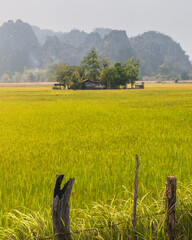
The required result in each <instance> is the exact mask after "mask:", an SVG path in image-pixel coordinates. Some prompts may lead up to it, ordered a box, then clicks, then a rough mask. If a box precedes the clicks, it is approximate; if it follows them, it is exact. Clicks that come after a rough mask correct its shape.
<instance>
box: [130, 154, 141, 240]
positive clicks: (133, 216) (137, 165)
mask: <svg viewBox="0 0 192 240" xmlns="http://www.w3.org/2000/svg"><path fill="white" fill-rule="evenodd" d="M139 165H140V163H139V157H138V156H137V155H136V156H135V183H134V199H133V215H132V225H133V229H134V230H135V226H136V214H137V198H138V172H139ZM135 238H136V235H135Z"/></svg>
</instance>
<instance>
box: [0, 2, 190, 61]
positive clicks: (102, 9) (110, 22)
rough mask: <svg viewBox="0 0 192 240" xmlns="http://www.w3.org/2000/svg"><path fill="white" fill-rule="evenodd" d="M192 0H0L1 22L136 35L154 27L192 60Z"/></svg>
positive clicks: (66, 30) (54, 28) (56, 28)
mask: <svg viewBox="0 0 192 240" xmlns="http://www.w3.org/2000/svg"><path fill="white" fill-rule="evenodd" d="M191 18H192V1H191V0H131V1H130V0H68V1H66V0H0V25H2V23H3V22H5V21H7V20H9V19H11V20H16V19H21V20H23V21H25V22H28V23H29V24H32V25H36V26H39V27H40V28H42V29H44V28H46V29H51V30H60V31H63V32H68V31H70V30H71V29H74V28H78V29H80V30H84V31H86V32H90V31H92V30H93V29H94V28H96V27H108V28H112V29H122V30H126V31H127V35H128V36H129V37H130V36H135V35H137V34H139V33H143V32H145V31H149V30H155V31H159V32H162V33H165V34H167V35H169V36H171V37H172V38H173V39H174V40H175V41H177V42H179V43H180V44H181V46H182V48H183V49H184V51H186V53H187V54H188V55H190V59H192V30H191V27H192V20H191Z"/></svg>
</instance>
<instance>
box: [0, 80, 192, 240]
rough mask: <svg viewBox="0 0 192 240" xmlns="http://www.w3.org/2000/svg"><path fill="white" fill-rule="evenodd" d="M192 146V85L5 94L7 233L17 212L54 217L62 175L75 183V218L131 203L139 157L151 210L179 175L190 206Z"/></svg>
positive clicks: (0, 164) (2, 132)
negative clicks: (54, 200)
mask: <svg viewBox="0 0 192 240" xmlns="http://www.w3.org/2000/svg"><path fill="white" fill-rule="evenodd" d="M191 146H192V85H180V84H178V85H177V84H172V85H146V88H145V89H144V90H100V91H71V90H66V91H62V90H61V91H60V90H57V91H54V90H52V89H50V88H45V87H44V88H41V87H37V88H27V87H25V88H0V170H1V171H0V183H1V185H0V206H1V214H2V218H1V219H2V220H1V222H0V223H1V225H2V226H4V225H6V224H7V223H5V222H6V221H5V220H3V216H4V215H5V214H7V213H9V212H12V211H13V210H14V209H17V210H19V211H20V212H22V213H26V214H28V213H29V212H30V211H34V212H40V213H42V215H45V216H47V217H48V216H49V213H50V205H51V202H52V193H53V188H54V182H55V176H56V174H57V173H59V174H65V178H64V180H66V181H67V180H68V179H69V178H70V177H75V183H74V186H73V190H72V195H71V199H70V208H71V209H72V213H71V214H72V216H73V211H74V212H75V209H86V208H88V209H90V211H92V205H93V202H96V203H99V202H102V204H103V206H105V204H108V203H109V202H110V203H111V199H113V198H115V199H121V200H122V201H124V200H127V199H128V197H130V194H131V193H133V187H134V170H135V169H134V168H135V160H134V158H135V155H136V154H138V155H139V160H140V163H141V164H140V167H139V198H138V200H139V201H143V200H142V198H143V197H144V196H145V195H146V194H147V197H145V204H148V205H149V206H150V204H153V203H154V201H159V199H161V200H160V201H163V200H162V196H163V194H164V193H163V192H164V189H165V181H166V177H167V176H171V175H174V176H175V177H177V182H178V189H180V190H179V191H178V196H177V197H178V199H181V198H182V199H183V198H184V197H186V199H189V196H191V195H192V194H191V188H192V187H191V185H192V180H191V175H192V147H191ZM181 189H185V190H186V189H187V190H186V191H185V190H181ZM189 189H190V190H189ZM185 193H186V194H185ZM143 204H144V203H143ZM117 205H118V204H117ZM161 206H163V203H162V204H161ZM113 207H114V206H113ZM121 211H122V210H121ZM138 211H140V210H138ZM141 212H142V211H141ZM46 214H47V215H46ZM90 214H91V213H90ZM94 214H95V213H93V215H94ZM74 216H76V215H74ZM118 220H119V219H118ZM118 220H117V221H118ZM76 224H77V225H78V223H77V222H76ZM6 226H8V224H7V225H6ZM90 227H91V226H90ZM0 236H1V235H0ZM6 236H7V235H6ZM0 238H1V237H0ZM2 239H7V238H6V237H5V238H3V237H2ZM10 239H16V238H10ZM18 239H25V238H22V237H21V238H18ZM31 239H33V238H31ZM34 239H35V238H34ZM87 239H88V238H87ZM98 239H101V238H98ZM103 239H105V238H103ZM111 239H112V238H111ZM114 239H117V238H114ZM119 239H121V238H119ZM122 239H123V238H122ZM125 239H128V238H125ZM143 239H144V238H143ZM146 239H147V238H146ZM159 239H161V238H159ZM186 239H187V238H186Z"/></svg>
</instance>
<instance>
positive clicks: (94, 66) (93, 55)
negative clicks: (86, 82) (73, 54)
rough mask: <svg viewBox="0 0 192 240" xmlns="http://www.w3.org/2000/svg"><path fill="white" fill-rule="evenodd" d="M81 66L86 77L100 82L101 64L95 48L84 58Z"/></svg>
mask: <svg viewBox="0 0 192 240" xmlns="http://www.w3.org/2000/svg"><path fill="white" fill-rule="evenodd" d="M81 65H82V66H83V67H84V70H85V72H84V74H85V75H84V77H86V78H88V79H91V80H98V77H99V74H100V64H99V56H98V54H97V52H96V50H95V48H92V49H91V51H90V52H89V53H88V55H87V56H85V57H84V58H83V60H82V61H81Z"/></svg>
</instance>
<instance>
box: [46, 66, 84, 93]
mask: <svg viewBox="0 0 192 240" xmlns="http://www.w3.org/2000/svg"><path fill="white" fill-rule="evenodd" d="M78 70H79V67H77V66H69V65H67V64H58V65H55V66H54V67H53V69H51V70H50V71H49V72H50V73H51V74H52V78H54V80H55V81H57V82H59V83H60V84H63V85H64V87H66V88H70V87H72V88H73V89H76V88H78V85H79V80H80V74H79V71H78Z"/></svg>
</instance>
